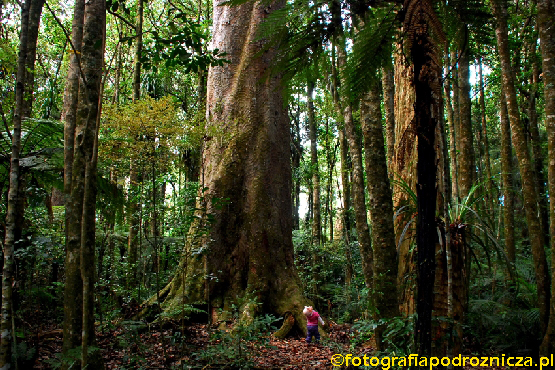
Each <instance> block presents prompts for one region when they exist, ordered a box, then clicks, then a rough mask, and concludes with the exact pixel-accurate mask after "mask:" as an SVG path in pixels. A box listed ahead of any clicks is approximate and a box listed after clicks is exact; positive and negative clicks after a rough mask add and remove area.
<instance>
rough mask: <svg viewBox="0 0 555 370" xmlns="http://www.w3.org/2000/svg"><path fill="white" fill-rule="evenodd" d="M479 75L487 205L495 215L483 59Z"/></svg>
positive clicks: (479, 64) (479, 59) (480, 58)
mask: <svg viewBox="0 0 555 370" xmlns="http://www.w3.org/2000/svg"><path fill="white" fill-rule="evenodd" d="M478 75H479V83H480V111H481V116H482V139H483V144H484V156H485V158H484V162H485V163H484V167H485V169H486V190H487V192H486V205H487V208H488V213H489V214H490V215H492V216H493V215H494V211H495V209H494V207H495V202H494V199H497V198H498V197H497V195H496V194H494V191H493V185H494V184H493V177H492V174H491V159H490V156H489V139H488V126H487V115H486V97H485V93H484V78H483V75H482V57H481V56H479V57H478Z"/></svg>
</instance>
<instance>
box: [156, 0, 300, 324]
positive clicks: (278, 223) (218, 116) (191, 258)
mask: <svg viewBox="0 0 555 370" xmlns="http://www.w3.org/2000/svg"><path fill="white" fill-rule="evenodd" d="M222 3H223V1H221V0H220V1H216V2H214V29H213V39H212V49H216V48H217V49H219V50H220V51H223V52H225V53H226V58H227V60H228V61H229V63H228V64H225V65H223V66H213V67H211V68H210V71H209V74H208V91H207V117H206V119H207V123H206V125H207V132H209V133H212V134H211V136H206V137H205V141H204V143H205V144H204V150H203V155H202V174H201V181H202V183H203V185H202V187H204V189H203V190H204V192H203V194H202V197H201V201H200V205H201V206H202V207H204V208H205V212H206V213H205V216H206V218H207V219H212V220H213V222H212V223H211V224H210V225H209V230H208V232H207V235H206V236H199V235H198V233H199V230H200V229H201V228H202V226H203V225H202V224H203V222H208V221H205V220H200V221H199V222H198V223H197V225H196V226H194V227H193V228H192V230H191V232H190V238H189V240H190V243H189V246H188V247H187V248H186V251H185V254H184V257H183V260H182V263H181V269H180V270H178V272H177V274H176V275H175V277H174V279H173V281H172V282H171V283H170V284H169V285H168V286H167V287H166V288H165V289H163V290H162V292H161V293H160V299H164V303H163V308H165V309H171V308H172V307H179V305H181V304H182V302H183V301H184V297H186V299H187V301H188V302H190V303H194V302H197V301H208V304H209V307H210V311H211V314H213V315H214V314H215V313H216V312H217V310H216V309H217V308H223V309H228V308H230V307H231V304H233V303H237V299H238V298H239V297H243V296H245V294H254V296H255V297H256V298H257V300H258V301H259V302H260V303H261V304H262V305H261V306H258V307H259V308H261V309H263V310H264V311H265V312H269V313H274V314H278V315H280V316H281V315H286V314H288V313H290V314H292V316H290V317H294V318H295V319H296V322H298V323H301V322H302V321H303V320H304V321H306V320H305V319H304V316H303V315H302V309H303V304H306V303H307V302H306V300H305V299H304V298H303V296H302V294H301V289H300V282H299V279H298V277H297V273H296V270H295V266H294V263H293V244H292V217H291V215H292V208H291V207H292V204H291V203H292V202H291V165H290V146H289V145H290V133H289V122H288V116H287V112H286V109H285V108H286V107H285V106H284V100H283V97H282V86H281V79H280V77H279V76H277V75H274V74H272V73H271V71H270V67H271V65H272V63H274V62H275V58H276V53H277V50H276V48H275V47H274V46H272V47H268V43H267V40H265V39H263V38H261V37H260V29H261V27H263V26H262V25H263V23H264V21H265V20H266V19H267V18H268V17H271V16H272V14H273V13H274V12H275V11H277V10H279V9H280V8H281V7H282V6H283V5H284V2H282V1H274V2H272V3H268V2H247V3H245V4H243V5H239V6H232V7H230V6H222ZM274 21H275V19H274ZM202 207H201V208H202ZM205 307H206V306H205ZM251 308H252V306H251ZM252 311H253V310H252V309H248V310H247V311H245V312H248V313H252ZM290 320H291V319H290ZM303 326H304V325H300V327H303Z"/></svg>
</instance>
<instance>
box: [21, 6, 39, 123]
mask: <svg viewBox="0 0 555 370" xmlns="http://www.w3.org/2000/svg"><path fill="white" fill-rule="evenodd" d="M43 6H44V0H33V1H31V7H30V8H29V35H28V36H29V39H28V40H27V60H26V63H25V64H26V68H27V73H26V74H25V75H26V76H25V86H26V87H25V89H26V90H25V99H24V100H23V101H24V106H23V117H27V118H30V117H31V112H32V110H33V99H34V98H33V93H34V84H35V61H36V59H37V39H38V37H39V28H40V19H41V15H42V8H43Z"/></svg>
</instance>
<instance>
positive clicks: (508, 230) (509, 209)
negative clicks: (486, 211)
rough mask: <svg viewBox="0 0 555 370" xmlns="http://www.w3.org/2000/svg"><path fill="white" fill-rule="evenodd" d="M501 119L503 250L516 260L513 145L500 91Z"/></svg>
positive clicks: (505, 104)
mask: <svg viewBox="0 0 555 370" xmlns="http://www.w3.org/2000/svg"><path fill="white" fill-rule="evenodd" d="M499 111H500V121H501V124H500V126H501V180H502V182H503V225H504V227H503V230H504V235H505V250H506V252H507V257H508V259H509V262H510V263H512V264H514V263H515V261H516V249H515V231H514V230H515V216H514V207H515V195H514V184H513V182H514V181H513V146H512V143H511V124H510V123H509V114H508V113H507V99H506V98H505V94H504V93H503V92H501V103H500V104H499Z"/></svg>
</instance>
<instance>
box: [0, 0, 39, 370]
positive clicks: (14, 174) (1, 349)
mask: <svg viewBox="0 0 555 370" xmlns="http://www.w3.org/2000/svg"><path fill="white" fill-rule="evenodd" d="M30 5H31V0H26V1H25V3H24V4H22V7H21V32H20V34H19V57H18V59H17V75H16V90H15V111H14V118H13V134H12V153H11V159H10V174H9V176H10V189H9V191H8V209H7V214H6V236H5V240H4V267H3V271H2V309H1V312H2V317H1V319H0V328H1V330H2V336H1V339H0V367H1V368H3V369H10V368H11V364H12V345H13V337H14V335H15V333H13V330H12V329H13V327H12V320H13V306H12V290H13V289H12V286H13V274H14V263H15V261H14V253H13V252H14V244H15V242H16V240H15V229H16V208H17V203H18V195H19V194H18V193H19V192H18V190H19V175H20V174H19V169H20V167H19V151H20V149H21V120H22V118H23V117H22V116H23V105H24V98H25V74H26V60H27V40H28V35H29V8H30Z"/></svg>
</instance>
